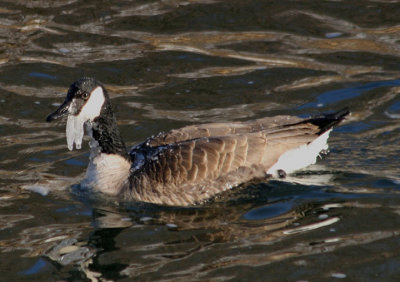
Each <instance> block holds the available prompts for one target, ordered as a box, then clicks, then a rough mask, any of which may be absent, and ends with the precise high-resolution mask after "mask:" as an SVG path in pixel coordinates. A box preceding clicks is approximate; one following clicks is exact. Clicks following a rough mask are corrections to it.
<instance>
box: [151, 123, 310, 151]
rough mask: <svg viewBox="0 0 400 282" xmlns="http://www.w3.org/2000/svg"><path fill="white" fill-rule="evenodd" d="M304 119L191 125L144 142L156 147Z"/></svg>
mask: <svg viewBox="0 0 400 282" xmlns="http://www.w3.org/2000/svg"><path fill="white" fill-rule="evenodd" d="M302 120H303V119H301V118H298V117H292V116H275V117H265V118H261V119H257V120H252V121H247V122H229V123H205V124H199V125H191V126H186V127H182V128H179V129H173V130H171V131H169V132H166V133H160V134H158V135H156V136H154V137H150V138H149V139H147V140H146V142H144V143H146V144H147V145H148V146H150V147H154V146H161V145H167V144H173V143H177V142H182V141H185V140H191V139H197V138H202V137H213V136H226V135H231V134H246V133H252V132H258V131H263V130H266V129H269V128H274V127H277V126H282V125H286V124H294V123H298V122H301V121H302Z"/></svg>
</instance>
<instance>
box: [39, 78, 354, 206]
mask: <svg viewBox="0 0 400 282" xmlns="http://www.w3.org/2000/svg"><path fill="white" fill-rule="evenodd" d="M348 114H349V111H348V109H347V108H345V109H343V110H341V111H338V112H336V113H333V114H327V115H320V116H316V117H314V118H308V119H302V118H299V117H292V116H276V117H265V118H261V119H257V120H253V121H247V122H228V123H207V124H200V125H192V126H187V127H183V128H180V129H174V130H171V131H169V132H162V133H159V134H158V135H155V136H152V137H149V138H147V139H146V140H145V141H144V142H142V143H140V144H137V145H136V146H134V147H132V148H131V149H130V151H127V150H126V147H125V144H124V142H123V140H122V137H121V134H120V131H119V129H118V126H117V122H116V118H115V115H114V113H113V110H112V107H111V102H110V98H109V96H108V94H107V91H106V90H105V88H104V87H103V86H102V85H101V84H100V83H99V82H98V81H97V80H95V79H93V78H82V79H80V80H78V81H76V82H75V83H73V84H72V85H71V87H70V89H69V91H68V94H67V97H66V99H65V101H64V103H63V104H62V105H61V106H60V107H59V108H58V109H57V110H56V111H55V112H54V113H52V114H50V115H49V116H48V117H47V119H46V120H47V121H49V122H50V121H52V120H54V119H56V118H59V117H61V116H64V115H68V122H67V140H68V147H69V148H70V149H73V145H74V143H75V144H76V148H77V149H79V148H80V145H81V140H82V134H83V128H82V127H83V125H85V129H86V130H85V133H86V134H87V135H89V137H90V138H91V140H90V143H89V145H90V147H91V153H90V163H89V166H88V169H87V173H86V178H85V179H84V181H82V183H81V185H82V186H84V187H88V188H90V189H92V190H93V191H99V192H103V193H105V194H107V195H110V196H119V197H121V198H124V199H126V200H135V201H144V202H151V203H156V204H163V205H178V206H187V205H193V204H197V203H201V202H203V201H205V200H206V199H209V198H210V197H212V196H214V195H216V194H217V193H220V192H222V191H224V190H226V189H229V188H232V187H234V186H237V185H239V184H241V183H244V182H247V181H249V180H252V179H254V178H263V177H266V176H269V175H272V176H276V175H279V171H280V170H284V171H286V172H288V173H289V172H292V171H294V170H297V169H300V168H303V167H305V166H307V165H309V164H312V163H315V161H316V159H317V157H318V156H319V154H320V152H321V150H325V149H327V146H328V145H327V139H328V136H329V132H330V131H331V129H332V127H333V126H334V125H336V124H338V123H339V122H340V121H342V120H343V119H344V118H345V116H347V115H348Z"/></svg>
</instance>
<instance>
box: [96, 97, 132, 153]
mask: <svg viewBox="0 0 400 282" xmlns="http://www.w3.org/2000/svg"><path fill="white" fill-rule="evenodd" d="M92 131H93V132H92V136H93V138H94V139H95V140H96V141H97V142H98V143H99V146H100V151H101V152H102V153H105V154H118V155H121V156H123V157H124V158H126V159H128V160H129V156H128V153H127V150H126V146H125V143H124V141H123V140H122V137H121V133H120V132H119V129H118V126H117V121H116V119H115V116H114V113H113V111H112V108H111V104H110V103H109V101H107V100H106V102H105V105H104V106H103V108H102V110H101V114H100V116H99V117H97V118H95V119H94V121H93V122H92Z"/></svg>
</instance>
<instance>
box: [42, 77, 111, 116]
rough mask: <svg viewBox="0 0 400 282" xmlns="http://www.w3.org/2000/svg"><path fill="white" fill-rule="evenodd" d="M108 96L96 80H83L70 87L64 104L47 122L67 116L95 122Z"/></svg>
mask: <svg viewBox="0 0 400 282" xmlns="http://www.w3.org/2000/svg"><path fill="white" fill-rule="evenodd" d="M108 100H109V98H108V95H107V93H106V91H105V89H104V87H103V85H102V84H101V83H100V82H99V81H97V80H96V79H94V78H91V77H84V78H81V79H79V80H77V81H75V82H74V83H72V85H71V86H70V87H69V90H68V93H67V97H66V98H65V101H64V103H63V104H62V105H61V106H60V107H59V108H58V109H57V110H56V111H55V112H54V113H52V114H50V115H49V116H48V117H47V119H46V121H47V122H50V121H53V120H55V119H57V118H59V117H62V116H65V115H74V116H81V118H82V119H84V120H85V121H86V120H93V119H94V118H96V117H98V116H99V115H100V112H101V109H102V107H103V105H104V104H105V102H106V101H108Z"/></svg>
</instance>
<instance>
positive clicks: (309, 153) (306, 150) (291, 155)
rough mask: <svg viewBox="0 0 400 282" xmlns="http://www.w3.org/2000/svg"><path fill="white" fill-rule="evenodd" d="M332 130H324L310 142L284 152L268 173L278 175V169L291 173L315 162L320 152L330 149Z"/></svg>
mask: <svg viewBox="0 0 400 282" xmlns="http://www.w3.org/2000/svg"><path fill="white" fill-rule="evenodd" d="M331 131H332V129H330V130H328V131H326V132H324V133H323V134H321V135H320V136H319V137H318V138H317V139H315V140H314V141H312V142H311V143H310V144H304V145H302V146H300V147H297V148H295V149H292V150H290V151H287V152H286V153H284V154H283V155H282V156H280V158H279V160H278V161H277V162H276V163H275V164H274V165H273V166H272V167H271V168H270V169H269V170H268V171H267V174H271V175H273V176H278V172H277V171H278V170H280V169H282V170H284V171H285V172H286V173H291V172H294V171H296V170H299V169H302V168H305V167H307V166H309V165H312V164H315V163H316V162H317V158H318V156H319V154H320V152H321V151H322V150H327V149H328V143H327V141H328V138H329V133H330V132H331Z"/></svg>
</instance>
